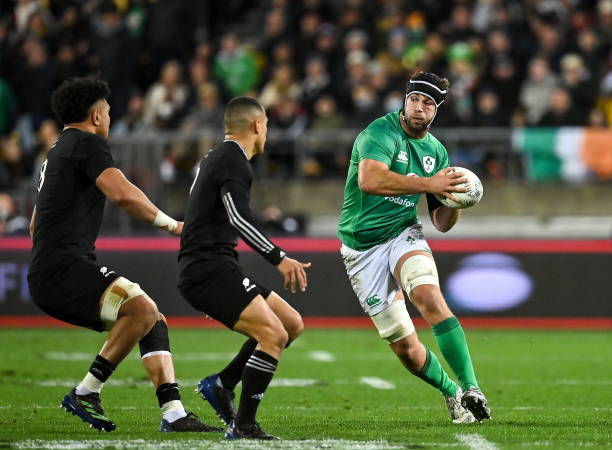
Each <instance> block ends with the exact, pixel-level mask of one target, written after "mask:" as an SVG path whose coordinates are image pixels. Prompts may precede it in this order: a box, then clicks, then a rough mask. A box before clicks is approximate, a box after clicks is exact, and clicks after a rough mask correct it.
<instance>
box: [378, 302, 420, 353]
mask: <svg viewBox="0 0 612 450" xmlns="http://www.w3.org/2000/svg"><path fill="white" fill-rule="evenodd" d="M371 319H372V322H374V325H376V328H377V329H378V334H379V335H380V337H381V338H383V339H386V340H387V341H388V342H389V343H390V344H392V343H394V342H397V341H399V340H400V339H402V338H404V337H406V336H408V335H409V334H412V333H414V324H413V323H412V320H411V319H410V315H409V314H408V310H407V309H406V302H404V301H403V300H396V301H394V302H391V305H390V306H389V307H388V308H386V309H384V310H382V311H381V312H379V313H378V314H375V315H373V316H372V317H371Z"/></svg>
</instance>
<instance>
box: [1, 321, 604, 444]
mask: <svg viewBox="0 0 612 450" xmlns="http://www.w3.org/2000/svg"><path fill="white" fill-rule="evenodd" d="M467 333H468V339H469V342H470V347H471V350H472V357H473V359H474V361H475V365H476V372H477V375H478V377H479V380H480V383H481V385H482V388H483V390H484V392H485V393H486V395H487V396H488V398H489V401H490V406H491V408H492V411H493V417H494V420H493V421H491V422H488V423H484V424H480V425H479V424H470V425H453V424H451V423H450V421H449V418H448V415H447V412H446V409H445V407H444V403H443V400H442V397H441V396H440V395H439V394H438V393H437V392H436V391H435V390H434V389H433V388H431V387H430V386H428V385H426V384H424V383H423V382H422V381H420V380H419V379H417V378H415V377H413V376H411V375H410V374H408V373H407V372H405V371H404V370H403V368H402V367H401V366H400V364H399V362H398V361H397V360H396V359H395V357H394V356H393V355H392V353H391V352H390V350H389V349H388V348H386V347H387V345H386V344H384V343H383V342H382V341H381V340H380V339H378V337H377V334H376V332H375V331H374V330H306V331H305V332H304V334H303V336H302V337H301V338H300V340H298V341H297V342H295V343H294V344H293V345H292V346H291V347H290V348H289V349H288V350H287V352H286V353H285V355H284V357H283V359H282V361H281V363H280V365H279V370H278V371H277V373H276V377H275V378H276V380H277V384H276V385H275V386H273V387H271V388H270V389H269V390H268V392H267V394H266V397H265V399H264V401H263V404H262V406H261V408H260V414H259V420H260V422H261V424H262V427H263V428H264V430H266V431H268V432H269V433H272V434H276V435H279V436H281V437H283V438H284V439H285V440H283V441H280V442H278V443H276V444H274V445H272V446H270V444H268V443H266V444H265V445H257V444H256V443H253V442H252V441H251V442H246V443H237V444H231V443H225V442H221V438H222V435H221V434H220V433H214V434H210V433H209V434H195V433H186V434H165V433H160V432H159V431H157V430H158V427H159V422H160V416H159V411H158V408H157V400H156V398H155V395H154V391H153V389H152V388H151V387H150V386H149V384H148V382H147V379H146V376H145V373H144V371H143V369H142V368H141V366H140V363H139V359H138V355H137V351H135V352H133V353H132V355H130V357H129V358H128V359H127V360H126V361H125V362H124V363H123V364H122V365H121V366H120V367H119V369H118V370H117V371H116V372H115V374H114V375H113V377H112V382H109V383H108V384H107V386H106V387H105V389H104V391H103V396H102V398H103V404H104V406H105V408H106V412H107V415H108V416H109V417H111V418H112V419H113V420H114V421H115V422H116V423H117V430H116V431H115V432H113V433H108V434H107V433H98V432H97V431H94V430H91V429H89V428H88V427H87V425H86V424H84V423H83V422H81V421H80V420H78V419H77V418H76V417H74V416H71V415H69V414H66V413H65V412H63V411H62V410H60V409H58V408H57V406H58V405H59V402H60V400H61V398H62V396H63V395H64V394H65V393H66V392H67V391H68V390H69V389H70V387H71V386H73V385H74V384H75V383H76V382H77V381H78V380H79V379H80V378H81V377H82V376H83V375H84V373H85V371H86V370H87V368H88V365H89V362H90V361H91V359H92V358H93V357H94V355H95V354H96V351H97V349H98V348H99V347H100V345H101V343H102V340H103V335H100V334H97V333H94V332H88V331H85V330H76V329H54V330H0V349H1V350H0V447H2V448H5V447H9V448H72V449H77V448H117V449H121V448H144V447H147V448H180V449H189V448H218V449H227V448H278V449H286V448H330V449H336V448H347V449H348V448H350V449H352V450H359V449H390V448H448V447H451V448H471V449H496V448H497V449H506V448H532V447H538V448H539V447H547V448H551V449H559V448H566V449H573V448H580V447H588V448H605V447H607V448H610V447H611V446H612V356H611V353H612V336H611V334H610V332H609V331H602V332H573V331H567V332H559V331H490V330H481V331H473V330H468V332H467ZM420 335H421V337H422V339H423V341H424V342H425V344H426V345H428V346H430V347H431V348H432V349H434V350H435V351H436V353H437V354H438V355H439V352H438V351H437V347H436V346H435V343H434V342H433V338H432V336H431V332H430V331H428V330H421V332H420ZM171 339H172V350H173V354H174V355H175V360H176V370H177V374H178V378H179V381H180V382H181V384H182V396H183V400H184V403H185V404H186V406H187V407H188V408H189V409H190V410H192V411H193V412H195V413H196V414H198V415H199V416H200V417H201V418H203V419H204V420H205V421H207V422H210V423H215V424H217V423H219V422H218V419H216V416H214V415H213V413H212V410H211V409H210V408H209V406H208V404H207V403H205V402H204V401H202V400H201V399H200V398H199V397H197V396H196V394H195V393H194V392H193V387H194V384H195V383H196V382H197V380H198V379H199V378H201V377H203V376H206V375H209V374H210V373H213V372H215V371H217V370H218V369H220V368H221V367H222V366H223V365H224V364H225V362H226V361H228V360H229V358H230V356H231V354H232V352H234V351H235V350H236V349H237V348H238V347H239V345H240V344H241V342H242V340H243V339H241V337H240V336H238V335H236V334H234V333H231V332H229V331H226V330H210V329H208V330H171ZM364 379H365V380H366V381H367V383H369V384H366V383H365V382H364Z"/></svg>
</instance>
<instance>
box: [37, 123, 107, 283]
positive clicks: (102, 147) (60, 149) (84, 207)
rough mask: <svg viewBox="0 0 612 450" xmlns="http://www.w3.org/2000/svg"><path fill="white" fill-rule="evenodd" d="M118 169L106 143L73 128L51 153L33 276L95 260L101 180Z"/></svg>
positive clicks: (42, 183)
mask: <svg viewBox="0 0 612 450" xmlns="http://www.w3.org/2000/svg"><path fill="white" fill-rule="evenodd" d="M109 167H115V163H114V161H113V157H112V155H111V152H110V149H109V147H108V144H107V142H106V140H105V139H103V138H102V137H100V136H98V135H96V134H93V133H87V132H85V131H81V130H77V129H75V128H67V129H65V130H64V131H63V132H62V134H61V135H60V137H59V139H58V140H57V142H56V143H55V145H54V146H53V147H52V148H51V150H49V153H48V155H47V160H46V161H45V162H44V163H43V165H42V167H41V171H40V176H39V180H38V186H37V189H38V196H37V199H36V217H35V220H34V236H33V241H34V246H33V248H32V263H31V266H30V272H31V273H33V272H36V271H39V270H44V269H48V268H53V267H58V266H61V265H67V264H69V263H70V262H72V261H74V259H76V258H82V257H86V258H90V259H95V254H94V250H95V247H94V244H95V241H96V237H97V236H98V232H99V231H100V224H101V222H102V213H103V212H104V200H105V196H104V194H103V193H102V191H100V190H99V189H98V187H97V186H96V178H98V176H99V175H100V174H101V173H102V172H103V171H104V170H106V169H108V168H109Z"/></svg>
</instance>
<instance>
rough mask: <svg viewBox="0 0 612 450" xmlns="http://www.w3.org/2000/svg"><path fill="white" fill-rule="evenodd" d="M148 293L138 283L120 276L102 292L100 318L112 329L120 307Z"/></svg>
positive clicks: (108, 328)
mask: <svg viewBox="0 0 612 450" xmlns="http://www.w3.org/2000/svg"><path fill="white" fill-rule="evenodd" d="M139 295H146V294H145V292H144V291H143V290H142V289H140V286H139V285H138V283H132V282H131V281H130V280H128V279H127V278H123V277H119V278H117V279H116V280H115V281H113V282H112V283H111V284H110V285H109V286H108V288H106V291H104V294H102V307H101V308H100V319H102V322H104V323H105V325H106V329H107V330H110V328H111V327H112V326H113V324H114V323H115V322H116V321H117V315H118V314H119V309H120V308H121V306H122V305H123V304H124V303H125V302H127V301H128V300H131V299H133V298H134V297H138V296H139Z"/></svg>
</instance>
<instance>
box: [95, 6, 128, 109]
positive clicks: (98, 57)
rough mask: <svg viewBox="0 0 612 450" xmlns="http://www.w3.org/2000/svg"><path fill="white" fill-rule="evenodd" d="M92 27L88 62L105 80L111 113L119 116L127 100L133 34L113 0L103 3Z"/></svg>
mask: <svg viewBox="0 0 612 450" xmlns="http://www.w3.org/2000/svg"><path fill="white" fill-rule="evenodd" d="M93 31H94V35H93V38H92V39H91V45H92V49H93V50H94V52H93V54H92V55H91V57H90V65H91V68H92V69H94V70H96V71H99V72H100V75H101V77H102V78H103V79H105V80H106V81H107V82H108V84H109V86H110V88H111V92H112V94H113V95H111V97H110V98H109V99H108V102H109V104H110V106H111V114H112V115H116V116H117V117H119V116H121V115H122V114H123V112H124V110H125V106H126V104H127V101H128V97H129V88H130V80H131V79H132V75H133V68H134V61H135V54H134V45H133V43H132V38H131V36H130V34H129V32H128V30H127V28H126V27H125V25H124V23H123V19H122V16H121V15H120V14H119V11H118V10H117V6H116V5H115V4H114V3H113V2H112V1H110V0H107V1H104V2H103V3H102V5H101V7H100V10H99V15H98V16H96V20H94V23H93Z"/></svg>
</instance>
